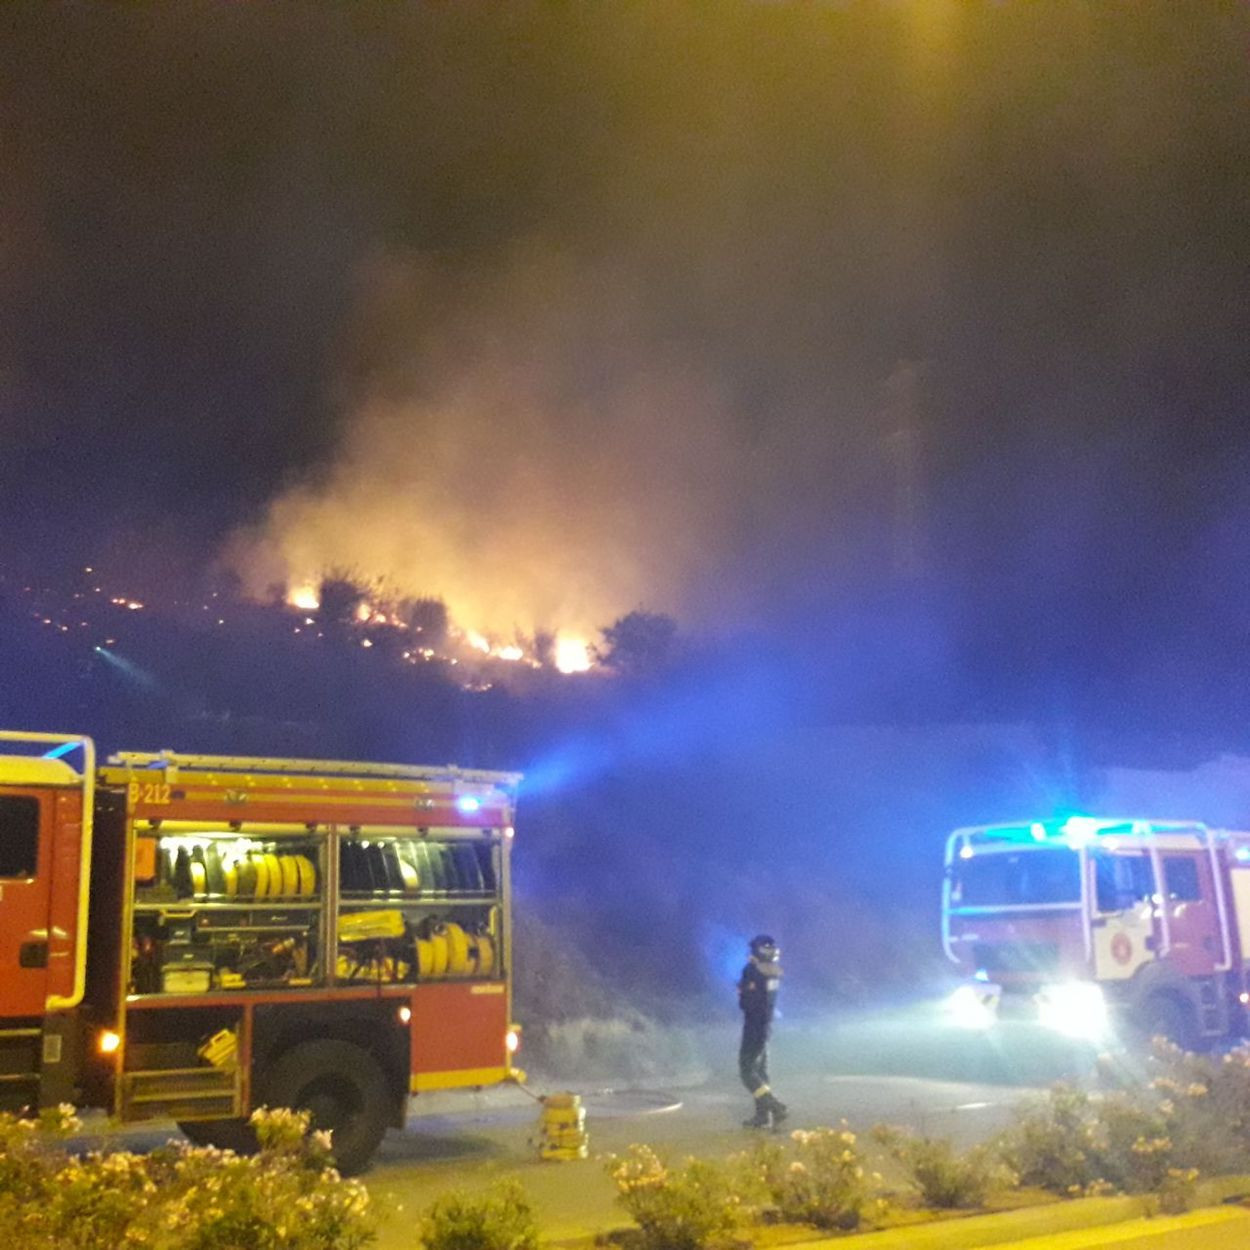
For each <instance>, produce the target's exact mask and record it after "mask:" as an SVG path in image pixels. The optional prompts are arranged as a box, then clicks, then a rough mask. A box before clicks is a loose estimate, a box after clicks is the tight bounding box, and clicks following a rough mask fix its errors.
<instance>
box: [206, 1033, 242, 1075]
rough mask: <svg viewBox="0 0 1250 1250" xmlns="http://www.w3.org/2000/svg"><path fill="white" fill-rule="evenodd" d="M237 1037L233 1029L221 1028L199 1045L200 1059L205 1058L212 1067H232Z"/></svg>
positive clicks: (237, 1047) (237, 1049)
mask: <svg viewBox="0 0 1250 1250" xmlns="http://www.w3.org/2000/svg"><path fill="white" fill-rule="evenodd" d="M238 1051H239V1039H238V1037H237V1036H236V1035H235V1032H234V1030H233V1029H222V1030H221V1031H220V1032H218V1033H214V1034H213V1035H212V1037H210V1038H209V1039H208V1041H206V1042H205V1043H204V1045H203V1046H201V1047H200V1049H199V1051H198V1052H197V1053H198V1054H199V1056H200V1058H201V1059H207V1060H208V1062H209V1063H211V1064H212V1065H213V1067H214V1068H233V1067H234V1065H235V1060H236V1058H237V1057H238Z"/></svg>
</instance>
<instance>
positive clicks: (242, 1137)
mask: <svg viewBox="0 0 1250 1250" xmlns="http://www.w3.org/2000/svg"><path fill="white" fill-rule="evenodd" d="M178 1128H179V1129H180V1130H181V1131H182V1135H183V1136H184V1137H185V1138H186V1139H187V1140H188V1141H189V1142H191V1143H192V1145H195V1146H216V1147H217V1149H218V1150H233V1151H234V1153H235V1154H239V1155H251V1154H255V1153H256V1151H257V1150H258V1149H259V1148H260V1143H259V1142H257V1140H256V1134H255V1132H254V1131H253V1129H252V1126H251V1125H250V1124H249V1123H248V1122H247V1121H246V1120H179V1121H178Z"/></svg>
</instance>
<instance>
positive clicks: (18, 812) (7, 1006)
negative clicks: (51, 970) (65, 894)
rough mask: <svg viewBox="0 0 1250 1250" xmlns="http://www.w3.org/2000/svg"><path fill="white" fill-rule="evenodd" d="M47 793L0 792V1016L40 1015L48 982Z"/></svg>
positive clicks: (49, 837) (49, 831) (49, 821)
mask: <svg viewBox="0 0 1250 1250" xmlns="http://www.w3.org/2000/svg"><path fill="white" fill-rule="evenodd" d="M51 810H52V803H51V796H50V795H47V794H43V795H41V794H40V793H39V791H37V790H26V791H22V790H10V789H5V790H4V791H3V793H0V1019H2V1018H12V1017H14V1016H42V1015H43V1013H44V1004H45V1001H46V997H47V985H48V954H49V948H48V936H49V935H48V924H49V911H50V903H51V889H50V886H51V876H52V871H51V861H52V855H51V850H52V847H51V842H52V828H51V824H52V816H51Z"/></svg>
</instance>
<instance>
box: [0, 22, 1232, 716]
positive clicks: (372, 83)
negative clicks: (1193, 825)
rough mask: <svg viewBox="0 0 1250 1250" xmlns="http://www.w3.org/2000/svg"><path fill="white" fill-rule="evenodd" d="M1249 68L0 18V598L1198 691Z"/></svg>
mask: <svg viewBox="0 0 1250 1250" xmlns="http://www.w3.org/2000/svg"><path fill="white" fill-rule="evenodd" d="M1248 58H1250V9H1248V8H1247V6H1246V5H1244V4H1241V3H1232V2H1228V3H1209V2H1203V3H1186V4H1177V3H1175V2H1174V0H1162V2H1159V3H1148V2H1147V3H1129V2H1127V0H1124V2H1112V0H1097V2H1095V0H1090V2H1088V3H1081V2H1076V0H1053V2H1048V3H1026V2H1024V0H1016V2H1014V3H1013V2H1011V0H1003V2H1000V3H975V2H970V3H950V2H947V0H922V2H919V3H914V4H907V3H885V2H882V3H875V4H868V3H863V4H856V3H843V4H838V3H828V4H820V3H802V4H799V3H796V4H784V3H705V4H681V3H673V2H672V0H665V2H663V3H659V2H657V3H629V4H590V3H586V4H547V5H531V4H525V3H490V4H475V3H455V4H453V3H437V4H428V5H394V4H385V5H373V4H365V3H360V4H353V5H343V6H329V5H325V6H313V5H296V4H291V5H279V4H271V5H253V4H232V5H226V4H211V5H210V4H162V5H134V6H120V5H107V6H106V5H81V4H30V5H23V4H9V5H6V6H4V10H3V13H2V14H0V164H2V167H3V170H4V175H3V178H0V446H2V447H3V452H4V454H3V456H2V457H0V526H2V527H3V528H2V530H0V534H2V535H3V538H2V540H0V561H2V562H4V563H6V564H9V565H12V566H18V567H22V568H30V567H32V566H35V567H56V568H59V567H65V568H71V567H73V566H75V565H79V564H82V563H84V562H90V561H98V562H104V563H109V564H111V567H113V568H115V569H122V570H131V571H134V573H135V575H136V576H138V575H139V574H140V573H142V572H147V573H149V574H152V573H154V572H158V571H165V570H169V569H171V568H182V569H183V570H186V569H196V570H199V569H207V568H209V567H213V566H216V567H219V568H220V567H228V568H231V569H234V570H235V571H237V572H239V573H240V575H241V576H242V577H243V578H244V581H245V583H246V584H247V585H248V586H249V588H251V589H253V590H256V591H257V592H258V593H260V591H261V590H262V589H263V588H264V587H265V586H267V585H268V584H269V583H270V582H271V581H275V580H276V581H283V580H286V581H288V582H289V581H292V580H294V579H296V578H298V577H299V576H302V575H304V574H306V573H309V572H313V571H315V566H316V565H317V564H318V562H321V563H324V564H337V565H344V566H348V565H350V566H353V567H359V568H360V569H361V571H362V572H364V573H367V574H368V575H370V576H375V577H376V576H383V575H385V576H389V577H391V578H393V579H394V580H396V581H397V582H398V583H400V584H402V585H403V586H404V588H406V589H409V590H412V591H417V592H421V593H432V594H443V595H446V596H447V597H448V599H449V602H450V603H451V606H452V608H453V610H455V611H458V612H459V613H461V614H462V615H465V616H470V617H472V618H474V619H475V620H478V621H481V622H484V623H485V624H486V625H489V626H490V627H491V628H499V629H507V628H509V627H510V626H511V625H515V626H517V627H522V626H523V627H526V628H530V627H534V626H538V625H554V624H557V623H560V621H561V619H562V618H568V619H570V620H573V621H574V622H575V623H577V624H579V625H587V626H589V625H595V624H604V623H606V622H607V621H610V620H611V619H613V617H614V616H615V615H617V614H619V613H621V612H625V611H628V610H630V609H631V608H634V607H637V606H646V607H649V608H654V609H656V610H660V611H666V612H671V613H673V614H674V615H676V616H677V617H678V618H679V619H680V620H681V621H682V622H683V625H684V626H686V627H688V628H691V629H694V630H705V631H707V630H712V629H719V630H722V631H731V632H732V631H733V630H735V629H743V630H748V629H749V630H763V631H766V632H772V633H774V634H776V635H778V636H785V637H787V638H790V639H792V640H794V641H795V643H796V644H797V645H808V644H811V643H812V642H813V641H814V640H817V639H822V638H829V637H836V638H837V639H844V640H845V639H849V640H850V641H848V642H847V643H846V645H848V646H850V645H853V642H854V640H855V639H856V638H861V637H864V636H872V635H874V634H875V632H876V626H875V625H874V624H873V622H876V621H880V620H885V621H887V622H889V626H888V628H889V629H890V630H893V631H896V636H897V637H898V638H899V639H901V642H900V645H901V646H904V647H912V648H918V649H919V650H920V651H922V652H923V654H924V655H925V656H926V657H927V659H928V662H936V663H943V662H945V661H946V659H947V658H950V657H954V656H956V655H962V656H964V657H967V656H970V655H971V656H977V657H981V658H982V659H983V660H984V661H985V664H986V665H988V667H990V668H992V669H994V672H995V674H996V676H995V677H994V678H993V679H989V678H987V679H986V681H987V687H992V688H993V690H995V691H998V692H999V695H998V697H1006V696H1005V695H1003V694H1002V692H1003V691H1007V692H1008V693H1009V692H1010V689H1011V675H1012V674H1016V673H1020V672H1026V671H1027V672H1043V673H1050V674H1052V675H1055V678H1056V681H1059V679H1060V678H1062V679H1063V681H1064V682H1066V683H1068V684H1069V685H1072V684H1076V685H1081V684H1085V683H1088V682H1090V681H1095V680H1097V681H1103V682H1105V683H1107V689H1108V690H1109V691H1110V692H1111V694H1112V695H1113V696H1114V697H1130V696H1131V694H1132V692H1133V691H1135V690H1137V689H1138V688H1139V687H1140V686H1141V685H1142V684H1143V683H1146V684H1148V685H1149V686H1150V687H1151V689H1152V690H1153V691H1154V694H1155V697H1156V700H1165V699H1168V698H1171V697H1173V695H1172V692H1173V691H1174V692H1175V696H1176V698H1177V699H1178V700H1179V699H1182V698H1183V697H1184V696H1185V693H1186V692H1193V691H1195V690H1202V689H1208V690H1211V689H1216V688H1219V689H1227V688H1228V683H1229V682H1230V681H1233V680H1234V679H1236V680H1241V681H1244V678H1240V677H1237V675H1238V674H1239V673H1240V669H1241V666H1242V664H1243V662H1244V656H1245V649H1246V644H1247V642H1248V641H1250V638H1248V636H1247V635H1248V634H1250V630H1248V629H1247V623H1246V622H1247V620H1248V619H1250V617H1248V613H1250V562H1248V561H1247V559H1246V553H1245V543H1246V539H1245V534H1246V532H1247V525H1248V524H1250V472H1248V470H1250V408H1248V402H1247V401H1248V396H1250V350H1247V343H1248V342H1250V224H1248V221H1247V206H1248V205H1250V64H1248ZM831 623H832V624H831ZM831 631H832V633H831ZM839 631H841V632H839ZM857 631H858V632H857ZM892 636H894V635H892ZM830 645H835V644H833V643H831V644H830ZM837 645H841V644H840V643H839V644H837ZM986 657H988V658H986ZM952 662H953V661H952ZM974 667H975V666H974Z"/></svg>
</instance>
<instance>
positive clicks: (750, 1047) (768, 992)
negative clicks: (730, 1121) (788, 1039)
mask: <svg viewBox="0 0 1250 1250" xmlns="http://www.w3.org/2000/svg"><path fill="white" fill-rule="evenodd" d="M780 985H781V951H780V949H778V946H777V943H776V941H775V939H773V938H771V937H769V936H768V934H766V933H761V934H760V935H759V936H758V937H756V938H752V939H751V957H750V959H748V960H747V965H746V967H745V968H743V970H742V977H741V979H740V980H739V982H738V1006H739V1007H741V1008H742V1045H741V1047H740V1048H739V1051H738V1071H739V1073H740V1074H741V1076H742V1083H743V1085H745V1086H746V1087H747V1089H749V1090H750V1091H751V1097H752V1098H754V1099H755V1115H754V1116H752V1118H751V1119H749V1120H747V1121H745V1122H744V1123H745V1127H747V1128H776V1127H777V1126H778V1125H779V1124H780V1123H781V1122H782V1120H784V1119H785V1118H786V1106H785V1103H783V1102H781V1101H779V1100H778V1099H777V1098H776V1097H774V1096H773V1092H772V1090H771V1089H769V1087H768V1035H769V1032H770V1031H771V1029H772V1023H773V1011H774V1009H775V1008H776V1005H777V989H778V987H779V986H780Z"/></svg>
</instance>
